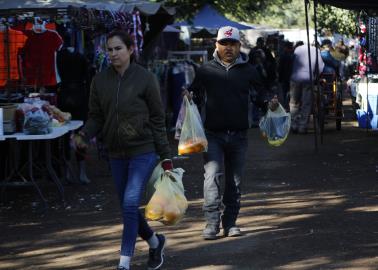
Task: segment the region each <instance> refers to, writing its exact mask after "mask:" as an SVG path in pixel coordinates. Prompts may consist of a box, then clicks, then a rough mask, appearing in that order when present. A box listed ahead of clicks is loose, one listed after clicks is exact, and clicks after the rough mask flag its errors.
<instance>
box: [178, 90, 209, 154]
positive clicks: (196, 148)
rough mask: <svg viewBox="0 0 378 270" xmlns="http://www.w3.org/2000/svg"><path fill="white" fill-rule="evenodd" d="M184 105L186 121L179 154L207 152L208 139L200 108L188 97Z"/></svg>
mask: <svg viewBox="0 0 378 270" xmlns="http://www.w3.org/2000/svg"><path fill="white" fill-rule="evenodd" d="M183 103H185V119H184V123H183V124H182V129H181V134H180V140H179V144H178V154H179V155H184V154H192V153H200V152H206V151H207V139H206V136H205V131H204V128H203V125H202V120H201V115H200V113H199V111H198V108H197V106H196V104H194V102H192V101H189V100H188V98H187V97H186V96H185V97H184V99H183Z"/></svg>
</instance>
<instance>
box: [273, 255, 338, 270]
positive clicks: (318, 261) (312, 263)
mask: <svg viewBox="0 0 378 270" xmlns="http://www.w3.org/2000/svg"><path fill="white" fill-rule="evenodd" d="M330 262H331V260H330V259H329V258H327V257H316V258H309V259H305V260H301V261H296V262H291V263H289V264H287V265H283V266H280V267H277V268H276V269H277V270H306V269H322V265H325V264H327V263H330Z"/></svg>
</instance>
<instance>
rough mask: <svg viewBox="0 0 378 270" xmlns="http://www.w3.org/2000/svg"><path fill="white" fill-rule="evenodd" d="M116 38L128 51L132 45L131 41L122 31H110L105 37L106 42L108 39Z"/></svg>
mask: <svg viewBox="0 0 378 270" xmlns="http://www.w3.org/2000/svg"><path fill="white" fill-rule="evenodd" d="M113 37H118V38H120V39H121V40H122V42H123V43H124V44H125V45H126V47H127V48H128V49H130V48H131V47H132V46H133V45H134V42H133V39H132V38H131V36H130V35H129V34H128V33H127V32H126V31H124V30H120V29H116V30H113V31H111V32H110V33H109V34H108V35H107V36H106V40H109V39H110V38H113Z"/></svg>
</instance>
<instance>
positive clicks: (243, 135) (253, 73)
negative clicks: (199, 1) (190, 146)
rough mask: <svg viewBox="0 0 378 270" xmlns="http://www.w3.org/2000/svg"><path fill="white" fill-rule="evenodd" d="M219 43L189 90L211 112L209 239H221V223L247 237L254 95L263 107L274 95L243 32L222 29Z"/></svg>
mask: <svg viewBox="0 0 378 270" xmlns="http://www.w3.org/2000/svg"><path fill="white" fill-rule="evenodd" d="M215 46H216V48H215V51H214V55H213V56H214V59H213V60H211V61H210V62H208V63H206V64H204V65H203V66H201V67H200V68H199V69H198V71H197V72H196V77H195V79H194V81H193V83H192V85H191V86H190V87H189V89H188V90H184V92H183V94H184V95H186V96H187V97H188V98H192V97H193V100H194V101H195V103H196V104H197V105H199V107H200V108H202V110H203V113H204V115H205V116H204V118H205V121H204V127H205V133H206V137H207V140H208V151H207V152H206V153H204V169H205V179H204V188H203V192H204V205H203V210H204V215H205V219H206V227H205V228H204V230H203V233H202V236H203V238H204V239H205V240H211V239H216V238H218V236H217V234H218V233H219V232H220V226H221V225H222V228H223V234H224V236H240V235H241V231H240V228H239V227H238V226H237V224H236V221H237V217H238V214H239V210H240V199H241V191H240V183H241V180H242V175H243V169H244V165H245V157H246V152H247V145H248V138H247V130H248V127H249V119H248V110H249V104H250V100H251V99H250V96H251V93H256V92H257V93H259V94H257V97H258V98H259V99H258V100H255V101H256V102H257V103H258V104H259V105H260V106H264V107H267V106H268V99H264V96H263V94H262V93H264V92H265V91H264V89H263V81H262V79H261V77H260V75H259V73H258V72H257V70H256V69H255V68H254V67H253V66H252V65H251V64H249V63H248V56H247V55H245V54H243V53H241V52H240V46H241V44H240V35H239V30H238V29H237V28H235V27H231V26H225V27H221V28H220V29H219V31H218V35H217V41H216V43H215ZM255 96H256V95H255ZM264 101H265V102H264ZM269 106H270V108H271V109H272V110H274V109H275V108H276V107H277V106H278V99H277V96H274V97H273V98H272V99H271V100H270V102H269ZM223 165H224V170H225V172H224V175H225V186H224V193H223V194H221V188H220V186H221V183H220V178H219V175H220V173H221V168H222V167H223ZM222 195H223V196H222ZM222 203H223V205H224V210H223V211H221V208H222Z"/></svg>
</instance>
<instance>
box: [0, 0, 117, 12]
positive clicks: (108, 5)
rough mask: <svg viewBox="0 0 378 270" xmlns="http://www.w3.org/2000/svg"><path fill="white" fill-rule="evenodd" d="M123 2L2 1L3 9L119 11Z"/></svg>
mask: <svg viewBox="0 0 378 270" xmlns="http://www.w3.org/2000/svg"><path fill="white" fill-rule="evenodd" d="M123 3H124V1H123V0H105V1H100V0H86V1H84V0H28V1H22V0H0V8H1V9H41V8H66V7H68V6H74V7H82V6H86V7H88V8H97V9H110V10H117V9H119V8H120V7H121V5H122V4H123Z"/></svg>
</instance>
